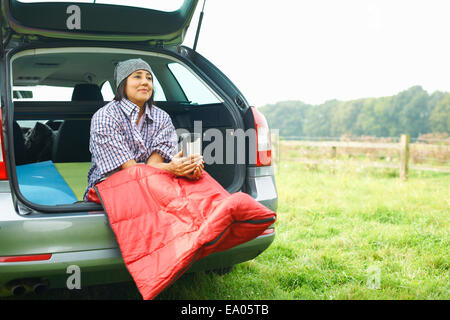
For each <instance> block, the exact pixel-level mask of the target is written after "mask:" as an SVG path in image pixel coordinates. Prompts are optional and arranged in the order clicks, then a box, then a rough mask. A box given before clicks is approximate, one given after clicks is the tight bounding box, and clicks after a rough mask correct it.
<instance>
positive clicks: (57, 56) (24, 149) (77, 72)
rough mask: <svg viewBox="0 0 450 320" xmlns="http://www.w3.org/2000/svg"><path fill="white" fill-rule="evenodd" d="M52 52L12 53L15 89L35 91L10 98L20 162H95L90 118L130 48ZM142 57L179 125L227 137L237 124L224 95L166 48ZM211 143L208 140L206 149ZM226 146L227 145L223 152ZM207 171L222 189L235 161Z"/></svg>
mask: <svg viewBox="0 0 450 320" xmlns="http://www.w3.org/2000/svg"><path fill="white" fill-rule="evenodd" d="M53 51H54V50H51V49H48V50H43V52H42V53H40V54H36V53H35V52H30V53H29V54H27V53H26V52H24V53H21V54H20V55H19V57H17V58H13V62H12V77H13V81H14V83H13V84H14V88H13V89H14V90H19V89H20V90H32V91H33V98H32V99H29V98H25V99H20V98H19V99H14V101H13V102H14V119H15V121H14V151H15V152H14V153H15V161H16V166H21V165H24V164H25V165H27V164H28V165H29V164H33V163H39V162H42V161H51V162H52V163H54V164H55V165H57V164H59V163H84V164H86V163H90V160H91V155H90V152H89V137H90V120H91V117H92V115H93V114H94V113H95V111H97V110H98V109H99V108H101V107H102V106H103V105H105V104H106V103H108V102H109V101H111V100H112V98H113V91H114V90H112V88H113V87H114V85H111V84H114V82H113V79H112V78H113V70H114V67H115V64H116V63H117V62H118V61H122V60H126V59H129V58H133V56H132V55H130V54H129V53H124V52H120V51H118V52H114V50H112V52H111V53H105V52H104V50H102V52H101V53H95V50H93V49H92V48H91V49H87V50H86V51H89V52H83V50H75V51H76V52H70V50H69V49H67V50H63V51H64V52H63V53H61V52H58V53H55V52H53ZM137 56H138V57H140V58H143V59H144V60H146V61H147V62H148V63H149V64H150V66H151V67H152V70H153V72H154V78H155V80H154V82H155V83H154V88H155V97H156V99H155V105H157V106H158V107H160V108H161V109H163V110H164V111H166V112H167V113H168V114H169V115H170V117H171V119H172V122H173V124H174V126H175V128H176V129H185V130H187V131H189V132H194V122H195V121H201V129H202V134H204V133H205V131H207V130H208V129H212V128H213V129H217V130H219V131H220V132H222V134H223V137H226V135H227V134H228V133H227V129H235V127H236V125H235V121H234V120H233V116H232V114H231V112H230V110H229V107H227V105H226V103H225V102H224V101H223V99H222V98H220V96H219V95H218V94H217V93H215V92H214V91H213V90H212V89H211V88H210V87H209V86H208V85H207V84H206V83H205V81H203V80H201V79H200V77H198V76H197V75H195V73H193V72H192V70H191V69H189V68H188V67H187V66H186V65H184V64H183V63H182V62H180V61H177V60H176V59H175V58H173V57H170V56H164V55H161V54H154V55H152V54H150V55H149V54H148V53H142V54H138V55H137ZM180 70H181V71H180ZM186 72H187V73H188V74H186ZM48 89H50V91H49V92H50V96H49V94H48V92H47V95H45V94H44V90H47V91H48ZM60 89H61V90H60ZM70 90H71V92H72V93H71V95H69V94H68V92H69V91H70ZM60 91H61V92H64V94H63V93H60ZM105 92H107V93H105ZM59 95H60V96H61V97H60V96H59ZM32 137H34V139H32ZM208 143H210V141H203V148H205V147H206V145H207V144H208ZM39 152H40V153H39ZM226 152H227V151H226V148H225V144H224V150H223V154H224V158H226ZM38 153H39V154H38ZM86 167H89V166H86ZM205 170H206V171H207V172H208V173H209V174H211V175H212V176H213V177H214V178H215V179H216V180H217V181H218V182H219V183H220V184H221V185H222V186H223V187H224V188H227V187H228V186H230V185H231V184H232V182H233V178H234V175H235V165H233V164H226V163H225V162H221V161H219V162H218V163H207V164H205ZM85 183H86V185H87V171H86V177H85ZM77 200H78V201H79V200H81V199H79V198H78V199H77Z"/></svg>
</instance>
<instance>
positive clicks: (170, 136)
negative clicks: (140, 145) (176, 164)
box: [151, 114, 178, 162]
mask: <svg viewBox="0 0 450 320" xmlns="http://www.w3.org/2000/svg"><path fill="white" fill-rule="evenodd" d="M177 143H178V137H177V134H176V132H175V127H174V126H173V124H172V120H171V119H170V117H169V115H168V114H164V116H163V121H162V122H161V126H160V127H159V129H158V131H157V132H156V134H155V136H154V137H153V139H152V143H151V150H152V151H156V152H158V153H159V154H160V155H161V156H162V157H163V158H164V160H166V161H167V162H170V161H171V160H172V158H173V156H174V155H175V153H176V149H177Z"/></svg>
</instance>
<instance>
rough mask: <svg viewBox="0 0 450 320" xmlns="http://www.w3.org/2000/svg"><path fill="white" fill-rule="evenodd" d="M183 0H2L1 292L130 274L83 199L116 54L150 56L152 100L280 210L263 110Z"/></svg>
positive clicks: (213, 265) (220, 262)
mask: <svg viewBox="0 0 450 320" xmlns="http://www.w3.org/2000/svg"><path fill="white" fill-rule="evenodd" d="M148 2H149V3H150V4H152V2H151V1H148ZM178 2H180V1H178ZM181 2H182V3H181V5H179V6H178V7H176V8H170V9H165V8H158V7H156V8H155V7H154V8H149V7H139V8H138V7H133V6H127V5H126V1H123V3H124V4H123V5H118V4H117V3H118V1H111V3H108V1H102V3H101V4H99V3H95V1H91V2H88V1H83V2H56V1H32V0H27V1H25V0H23V1H20V0H3V1H1V17H0V23H1V29H0V38H1V39H0V40H1V42H0V45H1V48H0V55H1V60H0V91H1V109H0V112H1V117H0V123H1V128H2V131H1V133H0V140H1V150H0V297H1V296H9V295H20V294H24V293H27V292H31V291H33V292H41V291H43V290H45V289H46V288H65V287H66V286H67V282H68V281H67V280H68V277H69V276H70V275H71V274H72V272H74V271H73V270H78V271H80V274H81V284H82V286H89V285H96V284H108V283H115V282H122V281H132V278H131V276H130V274H129V273H128V271H127V269H126V267H125V265H124V262H123V259H122V257H121V253H120V250H119V247H118V244H117V242H116V240H115V236H114V233H113V232H112V230H111V228H110V226H109V225H108V222H107V221H108V220H107V216H106V215H105V212H104V210H103V208H102V207H101V206H100V205H98V204H95V203H85V202H83V201H82V196H83V193H84V190H85V188H86V185H87V172H88V170H89V167H90V161H91V155H90V152H89V128H90V119H91V117H92V115H93V114H94V113H95V111H96V110H97V109H98V108H100V107H102V106H103V105H105V104H106V103H107V102H109V101H111V99H112V98H113V97H114V85H112V84H113V70H114V67H115V65H116V63H117V62H118V61H122V60H126V59H130V58H137V57H139V58H141V59H144V60H145V61H146V62H148V63H149V65H151V67H152V70H153V72H154V88H155V104H156V105H157V106H158V107H160V108H162V109H163V110H164V111H166V112H167V113H168V114H169V115H170V116H171V118H172V121H173V124H174V125H175V127H176V129H177V130H184V131H187V132H191V133H194V132H198V133H200V134H201V135H202V138H203V139H202V152H204V153H207V152H209V153H210V158H212V160H211V161H207V159H206V157H205V162H206V163H205V170H206V171H207V172H208V173H210V174H211V176H213V177H214V178H215V179H216V180H217V181H218V182H219V183H220V184H221V185H222V186H223V187H224V188H225V189H226V190H228V191H229V192H230V193H233V192H237V191H243V192H246V193H248V194H250V195H251V196H252V197H253V198H255V199H256V200H257V201H259V202H260V203H262V204H264V205H265V206H267V207H268V208H270V209H272V210H273V211H276V209H277V198H278V197H277V190H276V186H275V180H274V174H273V168H272V164H271V162H272V161H271V160H272V159H271V143H270V130H269V128H268V125H267V121H266V120H265V118H264V116H263V115H262V114H261V113H260V112H258V110H257V109H256V108H254V107H251V106H249V104H248V102H247V100H246V99H245V98H244V96H243V95H242V93H241V92H240V91H239V90H238V88H236V86H235V85H234V84H233V83H232V82H231V81H230V80H229V79H228V78H227V77H226V76H225V75H224V74H223V73H222V72H221V71H220V70H219V69H218V68H217V67H215V66H214V65H213V64H212V63H211V62H210V61H208V60H207V59H206V58H204V57H203V56H202V55H200V54H199V53H198V52H197V51H196V50H195V45H194V49H192V48H189V47H186V46H183V45H182V42H183V39H184V36H185V34H186V30H187V28H188V26H189V24H190V22H191V18H192V16H193V14H194V11H195V10H196V6H197V3H198V0H184V1H181ZM142 5H143V6H145V5H147V6H148V4H146V2H145V1H142ZM130 21H132V22H133V23H129V22H130ZM242 133H244V134H242ZM219 140H222V141H219ZM219 142H221V143H219ZM230 143H232V144H231V146H232V147H231V148H230ZM212 150H214V151H212ZM274 237H275V229H274V226H273V225H272V226H271V227H269V228H268V229H267V230H266V231H265V232H264V233H263V234H262V235H261V236H259V237H258V238H256V239H254V240H252V241H249V242H247V243H244V244H242V245H239V246H236V247H234V248H232V249H229V250H227V251H224V252H219V253H215V254H212V255H210V256H208V257H206V258H203V259H201V260H199V261H197V262H196V263H195V264H194V265H193V266H192V267H191V268H190V270H189V271H188V272H195V271H200V270H222V271H223V270H230V269H231V267H232V266H233V265H234V264H237V263H241V262H244V261H248V260H250V259H253V258H255V257H256V256H258V255H259V254H260V253H261V252H263V251H264V250H265V249H266V248H268V247H269V245H270V244H271V243H272V241H273V240H274Z"/></svg>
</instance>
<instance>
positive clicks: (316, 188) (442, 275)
mask: <svg viewBox="0 0 450 320" xmlns="http://www.w3.org/2000/svg"><path fill="white" fill-rule="evenodd" d="M276 181H277V188H278V193H279V205H278V212H277V213H278V221H277V222H276V232H277V236H276V239H275V241H274V242H273V244H272V245H271V247H269V249H268V250H266V251H265V252H264V253H262V254H261V255H260V256H259V257H257V258H256V259H254V260H252V261H249V262H246V263H242V264H240V265H237V266H235V267H234V269H233V270H232V272H231V273H229V274H226V275H223V276H219V275H217V274H205V273H197V274H185V275H184V276H183V277H182V278H180V279H179V280H178V281H177V282H176V283H175V284H174V285H172V286H171V287H170V288H167V289H166V290H165V291H164V292H162V293H161V294H160V295H159V296H158V297H157V299H255V300H257V299H449V298H450V281H449V280H450V279H449V265H450V256H449V251H450V243H449V230H450V228H449V222H450V221H449V218H450V203H449V201H450V196H449V195H450V192H449V191H450V175H449V174H445V173H432V172H419V171H417V172H416V171H411V172H410V175H409V179H408V181H401V180H400V179H399V178H398V172H397V170H394V169H370V168H366V169H363V170H360V169H358V168H352V167H350V166H349V167H346V168H344V169H341V170H334V169H333V168H331V167H327V166H312V167H307V166H304V165H301V164H299V163H294V162H284V163H283V162H282V163H281V164H280V166H279V170H278V173H277V176H276ZM40 298H41V299H42V298H43V299H49V298H58V299H66V298H75V299H76V298H82V299H140V295H139V293H138V292H137V290H136V288H135V286H134V284H132V283H129V284H118V285H114V286H102V287H92V288H85V289H83V290H81V291H78V292H75V291H73V292H70V291H69V290H61V291H56V290H54V291H49V292H48V293H47V294H44V295H42V296H40Z"/></svg>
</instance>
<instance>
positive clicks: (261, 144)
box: [251, 107, 272, 167]
mask: <svg viewBox="0 0 450 320" xmlns="http://www.w3.org/2000/svg"><path fill="white" fill-rule="evenodd" d="M251 110H252V113H253V118H254V119H255V130H256V166H257V167H261V166H270V165H271V164H272V143H271V140H270V139H271V138H270V129H269V125H268V124H267V120H266V118H265V117H264V115H263V114H262V113H261V112H259V111H258V110H257V109H256V108H255V107H251Z"/></svg>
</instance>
